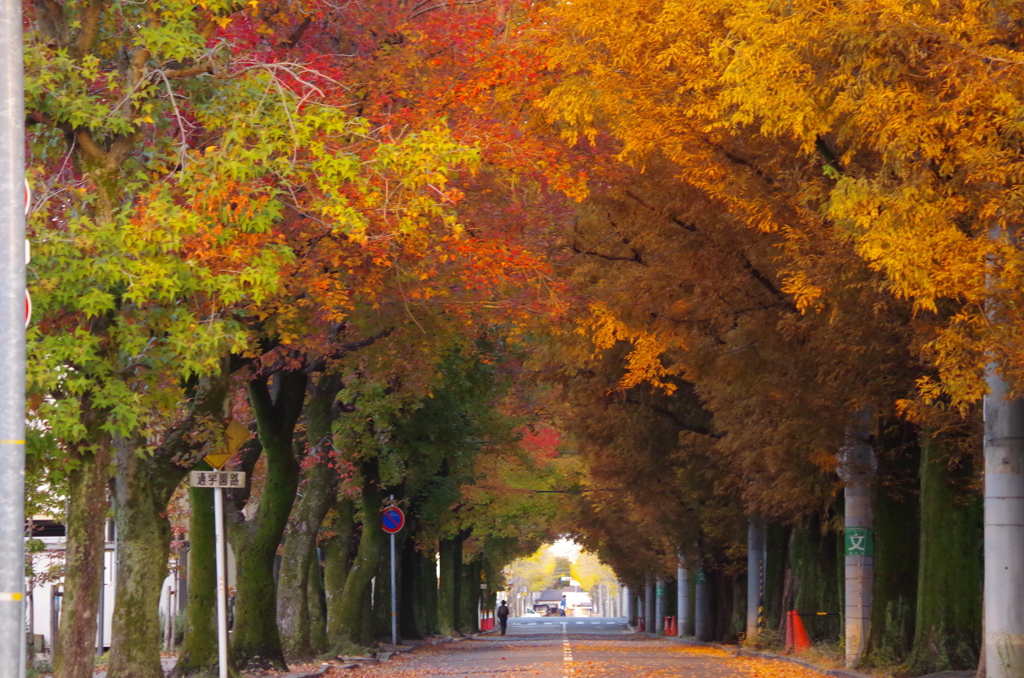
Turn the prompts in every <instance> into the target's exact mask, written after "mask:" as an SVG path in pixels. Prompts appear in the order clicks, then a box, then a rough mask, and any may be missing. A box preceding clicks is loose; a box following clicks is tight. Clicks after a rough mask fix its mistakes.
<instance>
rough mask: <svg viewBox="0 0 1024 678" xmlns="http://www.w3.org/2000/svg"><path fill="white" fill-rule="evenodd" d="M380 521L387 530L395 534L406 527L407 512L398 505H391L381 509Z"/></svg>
mask: <svg viewBox="0 0 1024 678" xmlns="http://www.w3.org/2000/svg"><path fill="white" fill-rule="evenodd" d="M380 522H381V525H382V526H383V527H384V531H385V532H387V533H388V534H394V533H395V532H398V531H399V530H401V529H402V528H403V527H405V514H404V513H402V509H400V508H398V507H397V506H389V507H387V508H386V509H384V510H383V511H381V514H380Z"/></svg>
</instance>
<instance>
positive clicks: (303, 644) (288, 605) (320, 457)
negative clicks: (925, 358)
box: [277, 373, 341, 662]
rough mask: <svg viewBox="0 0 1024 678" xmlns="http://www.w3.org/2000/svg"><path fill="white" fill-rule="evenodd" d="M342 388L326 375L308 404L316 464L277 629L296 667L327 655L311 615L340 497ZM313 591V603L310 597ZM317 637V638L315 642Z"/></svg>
mask: <svg viewBox="0 0 1024 678" xmlns="http://www.w3.org/2000/svg"><path fill="white" fill-rule="evenodd" d="M340 388H341V377H340V376H339V375H338V374H335V373H331V374H326V375H323V376H322V377H321V378H320V380H319V381H318V382H317V383H316V384H315V385H311V386H310V397H309V402H308V403H307V404H306V413H305V422H306V436H307V440H308V443H309V447H310V450H309V452H308V455H309V457H308V459H309V461H310V462H311V463H309V464H308V465H306V468H305V469H304V470H303V472H302V482H301V486H300V487H301V491H300V493H299V495H300V496H299V497H298V500H297V501H296V502H295V506H294V507H293V508H292V512H291V517H290V518H289V520H288V531H287V534H286V538H285V542H284V550H283V551H282V554H281V569H280V573H279V576H278V581H277V623H278V628H279V629H280V632H281V644H282V648H283V650H284V655H285V658H286V659H288V660H289V661H294V662H301V661H307V660H309V659H312V658H313V657H315V656H316V655H318V654H320V653H322V652H324V651H325V650H326V647H325V646H324V640H325V639H326V631H325V630H324V629H323V628H317V630H316V632H315V633H314V628H313V626H314V624H313V619H312V613H313V612H314V611H319V609H320V603H319V594H318V593H317V592H318V591H320V590H322V586H321V585H319V583H320V570H319V567H320V565H319V558H318V556H317V541H316V539H317V534H318V533H319V531H320V526H321V524H322V523H323V521H324V517H325V516H326V515H327V511H328V510H329V509H330V507H331V505H332V503H333V502H334V498H335V496H336V495H337V491H338V474H337V471H336V470H335V466H334V465H333V464H332V463H331V461H332V458H331V453H332V451H333V445H332V444H331V437H332V436H331V425H332V423H333V421H334V416H333V413H332V406H333V404H334V399H335V397H336V396H337V395H338V391H339V390H340ZM314 564H315V569H314ZM311 573H312V574H313V578H312V579H311V578H310V575H311ZM311 586H312V587H313V591H314V596H313V597H311V596H310V595H309V592H310V587H311ZM318 615H319V613H318ZM319 616H323V615H319ZM314 635H316V636H317V639H316V641H314Z"/></svg>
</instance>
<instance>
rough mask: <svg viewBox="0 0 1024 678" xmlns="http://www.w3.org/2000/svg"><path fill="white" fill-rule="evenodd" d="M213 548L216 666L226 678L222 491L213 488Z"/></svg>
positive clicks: (225, 560)
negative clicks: (214, 562) (214, 557)
mask: <svg viewBox="0 0 1024 678" xmlns="http://www.w3.org/2000/svg"><path fill="white" fill-rule="evenodd" d="M213 516H214V519H213V527H214V547H215V548H216V549H217V664H218V666H219V672H218V675H219V676H220V678H228V577H227V544H226V543H225V539H224V490H222V489H221V488H219V487H215V488H213Z"/></svg>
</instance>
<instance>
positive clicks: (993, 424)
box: [982, 365, 1024, 678]
mask: <svg viewBox="0 0 1024 678" xmlns="http://www.w3.org/2000/svg"><path fill="white" fill-rule="evenodd" d="M987 382H988V388H989V393H988V395H986V396H985V579H984V581H985V606H984V615H985V622H984V624H983V627H982V628H984V638H983V640H984V646H983V647H982V652H984V653H985V671H986V673H987V674H988V678H1017V677H1019V676H1020V675H1022V674H1021V672H1022V671H1024V586H1022V582H1024V558H1022V556H1024V400H1022V399H1020V398H1010V397H1009V395H1010V388H1009V385H1008V384H1007V383H1006V381H1005V380H1004V379H1003V377H1002V375H1001V374H999V370H998V368H997V366H996V365H990V366H989V368H988V375H987Z"/></svg>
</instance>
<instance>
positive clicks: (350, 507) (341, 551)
mask: <svg viewBox="0 0 1024 678" xmlns="http://www.w3.org/2000/svg"><path fill="white" fill-rule="evenodd" d="M327 520H328V524H327V529H326V530H325V531H326V532H328V533H329V535H330V536H328V537H327V538H325V539H323V540H321V542H320V547H321V548H322V549H323V552H324V597H325V598H326V600H327V645H328V647H331V645H332V644H333V642H334V641H333V640H332V634H333V633H334V631H332V629H340V628H341V601H342V599H343V595H342V593H343V592H344V590H345V580H346V579H348V571H349V569H350V568H351V567H352V542H353V538H354V533H355V527H356V526H355V503H354V502H353V501H352V500H351V499H349V498H348V497H343V498H341V499H338V500H337V501H336V502H335V504H334V509H333V512H332V513H330V514H329V516H328V519H327Z"/></svg>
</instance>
